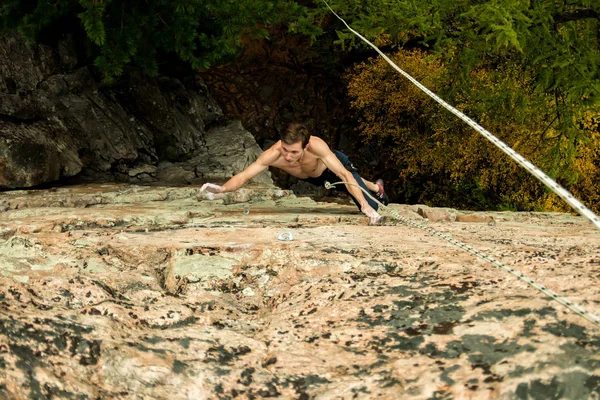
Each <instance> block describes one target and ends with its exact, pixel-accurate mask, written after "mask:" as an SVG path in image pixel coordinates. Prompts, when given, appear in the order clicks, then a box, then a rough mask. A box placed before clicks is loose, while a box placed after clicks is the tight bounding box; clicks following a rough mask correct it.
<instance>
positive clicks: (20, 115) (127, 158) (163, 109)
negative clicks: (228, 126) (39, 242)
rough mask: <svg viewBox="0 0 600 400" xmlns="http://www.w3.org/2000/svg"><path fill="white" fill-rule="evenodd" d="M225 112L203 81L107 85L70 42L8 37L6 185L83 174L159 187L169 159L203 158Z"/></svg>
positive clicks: (2, 159)
mask: <svg viewBox="0 0 600 400" xmlns="http://www.w3.org/2000/svg"><path fill="white" fill-rule="evenodd" d="M70 46H71V47H70ZM58 60H61V62H60V63H59V62H58ZM222 116H223V114H222V111H221V109H220V107H219V106H218V105H217V104H216V102H215V101H214V100H213V99H212V97H211V96H210V94H209V93H208V90H207V88H206V86H205V85H204V82H203V81H202V79H201V78H200V77H199V76H192V77H187V78H182V79H174V78H169V77H158V78H156V79H150V78H148V77H143V76H141V75H140V74H139V73H136V72H135V71H131V72H130V73H128V74H127V75H126V76H123V77H122V80H121V82H120V83H119V84H117V85H115V86H113V87H102V86H100V85H98V83H97V82H95V81H94V79H93V77H92V73H91V72H90V70H89V69H88V67H87V66H81V65H78V64H77V60H76V57H75V55H74V53H73V51H72V43H71V41H69V40H68V39H66V40H64V41H61V43H60V44H59V46H58V48H57V49H53V48H50V47H47V46H42V45H35V44H32V43H28V42H26V41H25V40H23V39H22V38H21V37H20V36H19V35H17V34H16V33H9V32H0V188H24V187H32V186H36V185H40V184H43V183H47V182H53V181H56V180H59V179H63V178H67V177H73V176H75V175H78V174H82V175H84V176H87V177H92V178H94V179H109V180H115V179H116V180H120V181H125V182H136V183H139V182H153V181H155V180H156V179H155V178H156V174H157V173H156V171H154V170H153V168H155V167H156V166H157V164H158V162H159V161H182V160H187V159H189V158H191V157H193V156H201V155H202V154H203V151H205V150H206V149H205V142H204V140H205V139H204V134H205V133H206V131H207V130H208V129H209V128H210V126H211V125H215V124H216V123H217V122H218V121H219V119H220V118H221V117H222ZM215 129H219V128H215ZM242 133H245V134H246V135H249V134H248V133H247V132H245V131H244V130H242ZM204 162H207V161H206V160H204ZM170 182H171V183H185V179H182V180H181V181H177V182H173V181H170Z"/></svg>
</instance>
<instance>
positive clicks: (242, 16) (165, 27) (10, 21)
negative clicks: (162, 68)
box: [0, 0, 306, 83]
mask: <svg viewBox="0 0 600 400" xmlns="http://www.w3.org/2000/svg"><path fill="white" fill-rule="evenodd" d="M0 7H1V8H0V21H1V26H2V27H4V28H9V29H18V30H19V31H20V32H22V33H23V34H24V35H25V36H26V37H28V38H31V39H37V37H38V36H39V35H40V33H41V32H42V31H43V29H45V28H46V29H47V28H52V24H53V23H55V22H56V21H57V20H58V18H60V17H66V18H78V19H79V20H80V23H81V25H82V26H83V28H84V30H85V32H86V34H87V38H88V40H89V42H91V43H92V44H93V45H94V46H95V48H96V56H95V57H96V58H95V60H94V65H95V66H96V67H97V68H98V69H99V70H100V71H101V73H102V75H103V77H104V81H105V82H107V83H110V82H112V81H114V79H115V78H116V77H118V76H119V75H120V74H121V73H122V72H123V68H124V67H125V66H126V65H127V64H129V63H131V62H134V63H135V64H137V65H138V66H140V67H142V68H143V69H144V71H146V72H147V73H149V74H156V73H157V71H158V61H159V60H158V57H159V55H160V54H175V55H176V56H177V57H178V58H180V59H181V60H184V61H186V62H188V63H189V64H190V65H191V67H192V68H195V69H198V68H208V67H210V66H211V65H214V64H217V63H219V62H223V61H225V60H228V59H231V58H232V57H234V56H235V55H236V54H238V52H239V51H240V49H241V47H242V41H243V40H244V39H245V38H247V39H256V38H268V30H267V27H268V26H270V25H273V24H281V23H287V22H290V21H297V20H298V19H299V18H300V17H303V16H304V18H306V17H305V9H304V7H301V6H299V5H298V4H296V3H294V2H291V1H285V0H272V1H271V0H235V1H234V0H223V1H214V0H213V1H201V0H152V1H147V0H134V1H124V0H78V1H77V0H55V1H54V2H49V1H47V0H37V1H27V0H5V1H4V3H3V5H2V6H0ZM305 25H306V24H305Z"/></svg>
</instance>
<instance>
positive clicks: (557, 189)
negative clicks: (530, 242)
mask: <svg viewBox="0 0 600 400" xmlns="http://www.w3.org/2000/svg"><path fill="white" fill-rule="evenodd" d="M323 2H324V3H325V5H327V8H329V10H331V12H332V13H333V15H335V16H336V17H337V18H338V19H339V20H340V21H342V22H343V23H344V25H346V27H347V28H348V29H349V30H350V31H351V32H352V33H354V34H355V35H356V36H358V37H359V38H361V39H362V40H363V41H364V42H366V43H367V44H368V45H369V46H371V47H373V48H374V49H375V51H377V52H378V53H379V55H381V57H383V59H384V60H385V61H387V62H388V63H389V64H390V65H391V66H392V67H393V68H394V69H395V70H396V71H398V72H400V73H401V74H402V75H404V77H406V79H408V80H409V81H411V82H412V83H413V84H415V85H416V86H417V87H418V88H419V89H421V90H422V91H424V92H425V93H427V94H428V95H429V96H430V97H431V98H432V99H434V100H435V101H437V102H438V103H440V104H441V105H442V106H443V107H444V108H446V109H447V110H448V111H450V112H451V113H452V114H454V115H456V116H457V117H459V118H460V119H462V120H463V121H465V122H466V123H467V124H469V125H470V126H471V127H472V128H473V129H475V130H476V131H477V132H479V133H481V134H482V135H483V136H484V137H485V138H486V139H488V140H489V141H490V142H492V143H493V144H495V145H496V146H497V147H498V148H499V149H500V150H502V151H503V152H504V153H506V154H507V155H508V156H509V157H511V158H512V159H513V160H515V161H516V162H517V163H518V164H519V165H521V166H522V167H524V168H525V169H526V170H527V171H529V172H530V173H531V174H532V175H533V176H535V177H536V178H537V179H539V180H540V181H541V182H542V183H544V184H545V185H546V186H547V187H548V188H550V190H552V191H553V192H554V193H556V194H557V195H558V196H560V197H561V198H562V199H563V200H564V201H566V202H567V203H569V204H570V205H571V207H573V208H574V209H575V210H576V211H577V212H578V213H580V214H581V215H583V216H584V217H586V218H587V219H589V220H590V221H591V222H592V223H593V224H594V225H596V228H598V229H600V217H598V216H597V215H596V214H594V213H593V212H592V210H590V209H589V208H587V207H586V206H584V205H583V204H582V203H581V202H580V201H579V200H577V198H575V196H573V195H572V194H571V193H569V191H567V190H566V189H565V188H563V187H562V186H560V185H559V184H558V183H556V182H555V181H554V180H553V179H552V178H550V177H549V176H548V175H546V174H545V173H544V172H543V171H542V170H541V169H539V168H538V167H536V166H535V165H533V164H532V163H531V162H529V161H528V160H527V159H525V158H524V157H523V156H522V155H520V154H519V153H517V152H516V151H514V150H513V149H512V148H511V147H510V146H508V145H507V144H506V143H504V142H503V141H502V140H500V139H498V138H497V137H496V136H494V135H493V134H491V133H490V132H488V131H487V130H485V129H484V128H483V127H481V126H480V125H479V124H477V123H476V122H475V121H473V120H472V119H471V118H469V117H467V116H466V115H464V114H463V113H462V112H460V111H458V110H457V109H456V108H454V107H452V106H451V105H450V104H448V103H446V102H445V101H444V100H442V99H441V98H440V97H438V96H437V95H436V94H435V93H433V92H432V91H431V90H429V89H427V88H426V87H425V86H423V85H422V84H421V83H420V82H419V81H417V80H416V79H414V78H413V77H412V76H410V75H409V74H408V73H406V72H404V71H403V70H402V69H400V67H398V66H397V65H396V64H395V63H394V62H393V61H392V60H390V59H389V58H388V56H386V55H385V54H383V52H382V51H381V50H379V48H378V47H377V46H375V45H374V44H373V43H371V42H369V41H368V40H367V39H365V38H364V37H363V36H362V35H361V34H360V33H358V32H356V31H355V30H354V29H352V28H350V26H349V25H348V24H347V23H346V21H344V20H343V19H342V18H341V17H340V16H339V15H337V14H336V13H335V11H333V9H332V8H331V7H330V6H329V4H327V2H326V1H325V0H323Z"/></svg>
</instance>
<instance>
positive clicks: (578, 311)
mask: <svg viewBox="0 0 600 400" xmlns="http://www.w3.org/2000/svg"><path fill="white" fill-rule="evenodd" d="M339 184H345V185H352V186H356V187H357V188H359V189H360V190H362V191H363V192H364V193H365V194H366V195H367V196H369V197H370V198H371V199H372V200H373V201H375V202H376V203H377V204H379V206H380V207H383V209H384V210H385V211H387V212H388V213H390V214H391V215H392V216H393V217H394V218H396V219H397V220H399V221H400V222H402V223H403V224H405V225H410V226H414V227H416V228H419V229H422V230H424V231H426V232H429V233H431V234H432V235H434V236H439V237H441V238H442V239H444V240H446V241H448V242H449V243H452V244H453V245H455V246H458V247H460V248H461V249H463V250H466V251H468V252H469V253H471V254H474V255H476V256H477V257H479V258H481V259H483V260H485V261H488V262H490V263H492V264H494V265H495V266H496V267H499V268H501V269H503V270H504V271H506V272H509V273H511V274H512V275H514V276H516V277H517V278H519V279H520V280H522V281H523V282H525V283H527V284H528V285H529V286H532V287H534V288H536V289H537V290H539V291H540V292H542V293H544V294H545V295H546V296H548V297H550V298H551V299H553V300H556V301H557V302H559V303H560V304H562V305H563V306H565V307H567V308H569V309H570V310H572V311H574V312H575V313H576V314H578V315H581V316H582V317H583V318H585V319H587V320H588V321H590V322H591V323H593V324H594V325H596V326H597V327H600V318H599V317H597V316H595V315H594V314H590V313H589V312H587V311H586V310H584V309H583V307H581V306H580V305H578V304H575V303H573V302H572V301H571V300H568V299H566V298H564V297H561V296H559V295H558V294H556V293H555V292H553V291H552V290H550V289H548V288H547V287H545V286H544V285H542V284H539V283H537V282H536V281H534V280H533V279H531V278H529V277H528V276H525V275H523V274H522V273H521V272H519V271H517V270H514V269H512V268H510V267H509V266H507V265H504V264H503V263H501V262H500V261H498V260H496V259H495V258H493V257H491V256H488V255H486V254H484V253H482V252H481V251H479V250H477V249H475V248H473V247H471V246H469V245H468V244H465V243H463V242H461V241H459V240H456V239H454V238H453V237H452V236H449V235H446V234H443V233H441V232H438V231H436V230H435V229H433V228H430V227H428V226H425V225H421V224H419V223H418V222H415V221H413V220H411V219H409V218H406V217H403V216H401V215H399V214H397V213H396V212H395V211H394V210H390V209H389V208H388V207H387V206H385V205H383V204H382V203H381V202H380V201H379V200H377V199H376V198H375V197H373V196H372V195H371V193H369V192H368V191H366V190H365V189H364V188H362V187H360V186H358V185H354V184H353V183H350V182H336V183H329V182H325V188H326V189H331V188H332V187H334V186H336V185H339Z"/></svg>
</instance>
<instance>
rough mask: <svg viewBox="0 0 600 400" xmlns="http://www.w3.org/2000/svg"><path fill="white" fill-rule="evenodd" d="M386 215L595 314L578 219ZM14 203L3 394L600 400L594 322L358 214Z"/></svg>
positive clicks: (161, 203)
mask: <svg viewBox="0 0 600 400" xmlns="http://www.w3.org/2000/svg"><path fill="white" fill-rule="evenodd" d="M390 209H391V210H393V211H395V212H396V213H398V214H400V215H402V216H404V217H406V218H410V219H411V220H412V221H415V222H417V223H419V224H421V225H423V226H426V227H429V228H434V229H436V230H437V231H440V232H442V233H444V234H446V235H451V236H452V237H454V238H456V239H458V240H460V241H462V242H465V243H467V244H469V245H471V246H473V247H475V248H477V249H479V250H481V251H483V252H484V253H486V254H488V255H490V256H492V257H494V258H496V259H498V260H500V261H501V262H503V263H505V264H506V265H508V266H510V267H511V268H514V269H516V270H518V271H520V272H522V273H524V274H525V275H527V276H529V277H531V278H533V279H534V280H535V281H537V282H539V283H541V284H543V285H545V286H546V287H548V288H550V289H552V290H554V291H556V292H558V293H559V294H561V295H563V296H565V297H567V298H568V299H570V300H571V301H574V302H576V303H579V304H581V305H582V306H583V307H584V308H585V309H586V310H587V311H589V312H591V313H593V314H595V315H599V314H600V258H599V254H600V234H599V232H598V231H597V230H595V229H594V227H593V226H592V225H591V224H590V223H589V222H587V221H585V220H583V218H581V217H574V216H570V215H566V214H534V213H508V212H503V213H465V212H461V211H458V210H447V209H446V210H437V211H438V212H434V211H436V210H433V209H430V208H427V207H424V206H403V205H397V204H392V205H390ZM0 211H1V212H0V271H1V273H2V278H1V279H0V310H1V313H0V397H1V398H4V399H21V398H118V399H143V398H156V399H214V398H223V399H233V398H244V399H251V398H254V399H259V398H282V399H309V398H315V399H316V398H319V399H326V398H341V399H350V398H386V399H431V398H457V399H458V398H460V399H465V398H473V399H489V398H522V399H527V398H565V399H586V398H597V397H598V395H599V394H600V328H599V327H598V326H596V325H594V324H592V323H590V322H588V321H587V320H586V319H583V318H582V317H580V316H578V315H577V314H575V313H574V312H572V311H570V310H568V309H566V308H565V307H563V306H562V305H560V304H558V303H557V302H555V301H552V299H550V298H547V297H545V296H544V295H542V294H540V293H539V292H538V291H536V290H534V289H532V288H531V287H530V286H528V285H527V284H525V283H524V282H522V281H521V280H518V279H517V278H515V277H514V276H513V275H510V274H507V273H505V272H503V271H502V270H500V269H498V268H497V267H495V266H494V265H492V264H490V263H487V262H484V261H482V260H480V259H478V258H474V257H473V256H472V255H470V254H469V253H466V252H465V251H463V250H461V249H460V248H458V247H456V246H453V245H451V244H450V243H448V242H447V241H444V240H442V239H441V238H439V237H437V236H433V235H431V234H430V233H427V232H425V231H423V230H421V229H416V228H413V227H408V226H405V225H403V224H400V223H399V222H398V221H397V220H394V219H392V218H389V219H388V220H387V221H386V223H385V224H384V225H383V226H367V225H366V222H367V220H366V218H365V217H364V216H363V215H362V214H360V213H358V212H357V211H356V210H355V207H354V206H353V205H346V204H334V203H317V202H315V201H313V200H311V199H308V198H298V197H295V196H294V195H292V194H291V193H289V192H287V191H283V190H280V189H277V188H274V187H272V186H270V185H256V184H255V185H249V186H247V187H245V188H243V189H241V190H239V191H238V192H236V193H228V194H224V195H209V194H205V193H199V191H198V189H197V188H190V187H179V188H176V187H149V186H146V187H140V186H132V185H125V184H103V185H87V186H71V187H66V188H56V189H51V190H38V191H33V190H30V191H14V192H10V193H4V194H3V195H2V196H1V197H0ZM384 214H385V211H384ZM425 215H429V216H430V217H431V220H427V219H426V218H424V216H425ZM434 220H435V221H434ZM458 221H464V222H458ZM490 221H493V224H490ZM284 233H287V234H291V239H292V240H291V241H289V240H281V239H289V238H290V235H281V234H284Z"/></svg>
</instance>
